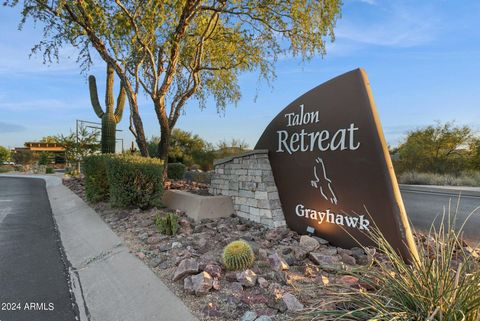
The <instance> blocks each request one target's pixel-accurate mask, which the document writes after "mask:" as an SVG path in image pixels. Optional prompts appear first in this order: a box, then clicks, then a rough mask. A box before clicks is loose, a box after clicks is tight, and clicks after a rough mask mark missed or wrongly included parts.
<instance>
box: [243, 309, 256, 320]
mask: <svg viewBox="0 0 480 321" xmlns="http://www.w3.org/2000/svg"><path fill="white" fill-rule="evenodd" d="M256 318H257V313H256V312H255V311H247V312H245V313H244V315H243V316H242V318H241V319H240V321H254V320H255V319H256Z"/></svg>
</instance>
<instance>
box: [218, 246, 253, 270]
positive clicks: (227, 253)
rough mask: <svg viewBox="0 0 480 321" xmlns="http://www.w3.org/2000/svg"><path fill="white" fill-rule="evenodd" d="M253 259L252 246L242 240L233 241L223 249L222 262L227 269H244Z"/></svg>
mask: <svg viewBox="0 0 480 321" xmlns="http://www.w3.org/2000/svg"><path fill="white" fill-rule="evenodd" d="M253 261H255V255H254V254H253V250H252V247H251V246H250V244H248V243H247V242H245V241H243V240H238V241H233V242H231V243H230V244H228V245H227V246H226V247H225V248H224V249H223V264H224V265H225V267H226V268H227V269H228V270H245V269H247V268H249V267H251V266H252V264H253Z"/></svg>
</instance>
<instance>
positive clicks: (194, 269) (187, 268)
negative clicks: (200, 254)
mask: <svg viewBox="0 0 480 321" xmlns="http://www.w3.org/2000/svg"><path fill="white" fill-rule="evenodd" d="M198 270H199V268H198V262H197V261H196V260H194V259H184V260H182V261H181V262H180V264H179V265H178V266H177V268H176V269H175V273H174V275H173V281H178V280H181V279H183V278H184V277H186V276H188V275H190V274H195V273H198Z"/></svg>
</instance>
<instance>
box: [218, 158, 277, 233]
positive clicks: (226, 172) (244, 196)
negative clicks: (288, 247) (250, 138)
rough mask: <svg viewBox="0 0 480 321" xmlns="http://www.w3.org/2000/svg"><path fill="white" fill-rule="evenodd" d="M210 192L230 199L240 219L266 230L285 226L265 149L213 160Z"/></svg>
mask: <svg viewBox="0 0 480 321" xmlns="http://www.w3.org/2000/svg"><path fill="white" fill-rule="evenodd" d="M209 191H210V193H211V194H213V195H225V196H230V197H232V201H233V205H234V209H235V212H236V214H237V215H238V216H240V217H243V218H247V219H250V220H252V221H254V222H258V223H261V224H264V225H266V226H269V227H279V226H284V225H286V223H285V218H284V215H283V211H282V206H281V203H280V198H279V195H278V190H277V186H276V185H275V180H274V179H273V172H272V168H271V166H270V161H269V159H268V151H267V150H254V151H250V152H247V153H245V154H242V155H238V156H235V157H229V158H225V159H222V160H218V161H216V162H215V163H214V174H213V177H212V181H211V185H210V190H209Z"/></svg>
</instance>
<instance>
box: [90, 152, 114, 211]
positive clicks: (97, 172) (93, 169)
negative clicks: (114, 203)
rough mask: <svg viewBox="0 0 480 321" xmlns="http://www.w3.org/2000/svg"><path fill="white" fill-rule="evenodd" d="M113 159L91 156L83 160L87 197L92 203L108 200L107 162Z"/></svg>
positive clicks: (109, 156) (106, 156)
mask: <svg viewBox="0 0 480 321" xmlns="http://www.w3.org/2000/svg"><path fill="white" fill-rule="evenodd" d="M112 157H113V156H112V155H91V156H87V157H85V158H84V159H83V168H82V169H83V173H84V174H85V196H86V197H87V199H88V200H89V201H90V202H94V203H96V202H100V201H104V200H107V199H108V196H109V184H108V180H107V161H108V160H110V159H111V158H112Z"/></svg>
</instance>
